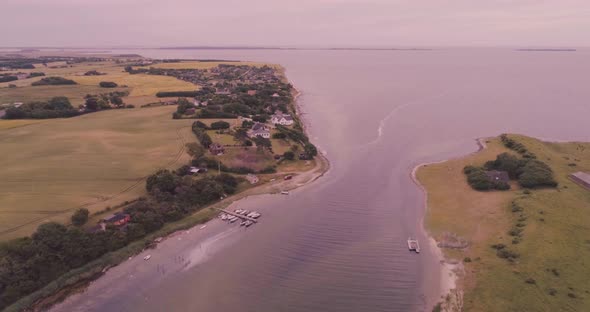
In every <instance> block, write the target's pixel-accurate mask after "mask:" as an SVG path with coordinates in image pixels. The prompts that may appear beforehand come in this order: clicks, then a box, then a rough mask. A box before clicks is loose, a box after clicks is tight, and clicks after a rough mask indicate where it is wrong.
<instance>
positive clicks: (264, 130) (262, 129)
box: [248, 122, 270, 139]
mask: <svg viewBox="0 0 590 312" xmlns="http://www.w3.org/2000/svg"><path fill="white" fill-rule="evenodd" d="M248 136H249V137H250V138H254V137H262V138H265V139H270V131H269V129H268V127H267V126H266V125H265V124H262V123H259V122H257V123H255V124H254V125H253V126H252V129H250V131H248Z"/></svg>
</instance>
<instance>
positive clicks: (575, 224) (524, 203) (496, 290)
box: [417, 135, 590, 311]
mask: <svg viewBox="0 0 590 312" xmlns="http://www.w3.org/2000/svg"><path fill="white" fill-rule="evenodd" d="M510 137H511V138H513V139H515V140H516V141H518V142H520V143H522V144H524V145H525V146H526V148H527V149H528V150H529V151H531V152H533V153H534V154H536V155H537V158H538V159H539V160H541V161H544V162H546V163H547V164H549V165H550V166H551V168H552V169H553V171H554V174H555V178H556V180H557V181H558V182H559V186H558V187H557V188H556V189H535V190H530V191H525V190H523V189H520V188H519V187H518V186H517V185H515V184H513V185H512V189H511V190H510V191H506V192H500V191H494V192H477V191H474V190H472V189H471V188H470V187H469V185H468V184H467V182H466V178H465V175H464V174H463V172H462V169H463V167H464V166H466V165H477V166H481V165H483V163H485V161H487V160H492V159H494V158H495V157H496V155H497V154H499V153H502V152H510V151H509V150H508V149H506V148H505V147H504V146H503V145H502V143H501V142H500V140H499V139H498V138H493V139H489V140H488V143H487V145H488V147H487V148H486V149H484V150H482V151H481V152H478V153H476V154H473V155H470V156H467V157H465V158H461V159H454V160H450V161H446V162H444V163H439V164H432V165H427V166H423V167H421V168H420V169H419V171H418V173H417V176H418V179H419V181H420V182H421V184H422V185H424V186H425V187H426V189H427V192H428V210H427V216H426V221H425V223H426V224H425V225H426V227H427V228H428V230H429V231H430V232H431V234H432V235H434V237H435V238H439V239H440V238H441V236H442V235H443V233H445V232H450V233H455V234H457V235H459V236H461V237H463V238H466V239H467V240H468V241H470V242H471V245H470V246H469V247H468V248H467V249H464V250H461V251H457V250H449V249H444V250H443V251H444V252H445V254H446V256H447V257H450V258H455V259H457V260H460V261H461V260H464V258H466V257H469V258H470V259H471V262H467V261H466V262H464V266H465V270H464V273H463V275H462V277H461V278H460V280H459V285H460V286H461V288H463V289H464V291H465V297H464V305H465V307H464V308H465V309H464V310H466V311H585V310H587V308H588V306H589V305H590V283H588V278H590V266H589V265H588V261H587V259H588V258H590V190H588V189H585V188H583V187H581V186H579V185H578V184H575V183H574V182H572V181H571V180H570V179H569V178H568V175H569V174H570V173H572V172H576V171H589V170H590V143H577V142H570V143H547V142H542V141H539V140H536V139H533V138H530V137H525V136H519V135H510ZM513 201H514V202H516V203H517V205H518V206H519V207H522V211H517V212H513V209H512V202H513ZM515 226H518V227H520V228H522V229H523V232H522V238H521V240H520V241H519V242H517V243H513V239H514V237H513V236H510V235H509V233H508V232H509V231H510V230H511V229H513V228H514V227H515ZM493 244H504V245H506V248H507V249H508V250H510V251H513V252H515V253H517V254H518V255H519V257H518V258H517V259H515V260H514V261H513V262H510V261H507V260H506V259H502V258H499V257H498V256H497V255H496V250H495V249H493V248H491V247H490V246H491V245H493Z"/></svg>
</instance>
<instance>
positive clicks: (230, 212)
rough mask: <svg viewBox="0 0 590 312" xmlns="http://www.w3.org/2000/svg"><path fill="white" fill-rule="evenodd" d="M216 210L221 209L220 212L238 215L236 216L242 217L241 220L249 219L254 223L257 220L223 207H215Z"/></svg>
mask: <svg viewBox="0 0 590 312" xmlns="http://www.w3.org/2000/svg"><path fill="white" fill-rule="evenodd" d="M217 210H219V211H222V212H224V213H226V214H228V215H232V216H234V217H238V218H240V219H243V220H249V221H252V222H254V223H256V222H258V220H256V219H254V218H250V217H246V216H245V215H241V214H239V213H235V212H233V211H228V210H225V209H217Z"/></svg>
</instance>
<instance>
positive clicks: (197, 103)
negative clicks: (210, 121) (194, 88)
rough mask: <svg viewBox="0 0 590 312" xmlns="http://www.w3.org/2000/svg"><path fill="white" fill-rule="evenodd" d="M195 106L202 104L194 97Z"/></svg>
mask: <svg viewBox="0 0 590 312" xmlns="http://www.w3.org/2000/svg"><path fill="white" fill-rule="evenodd" d="M193 106H194V107H199V106H201V101H199V100H197V99H193Z"/></svg>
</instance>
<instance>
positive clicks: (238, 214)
mask: <svg viewBox="0 0 590 312" xmlns="http://www.w3.org/2000/svg"><path fill="white" fill-rule="evenodd" d="M261 216H262V214H261V213H259V212H257V211H248V210H245V209H236V210H234V212H233V213H229V212H228V213H222V214H221V215H219V217H220V218H221V220H222V221H227V222H228V223H235V222H237V221H238V220H241V222H240V226H244V227H250V226H251V225H252V224H254V223H255V221H256V219H258V218H260V217H261Z"/></svg>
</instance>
